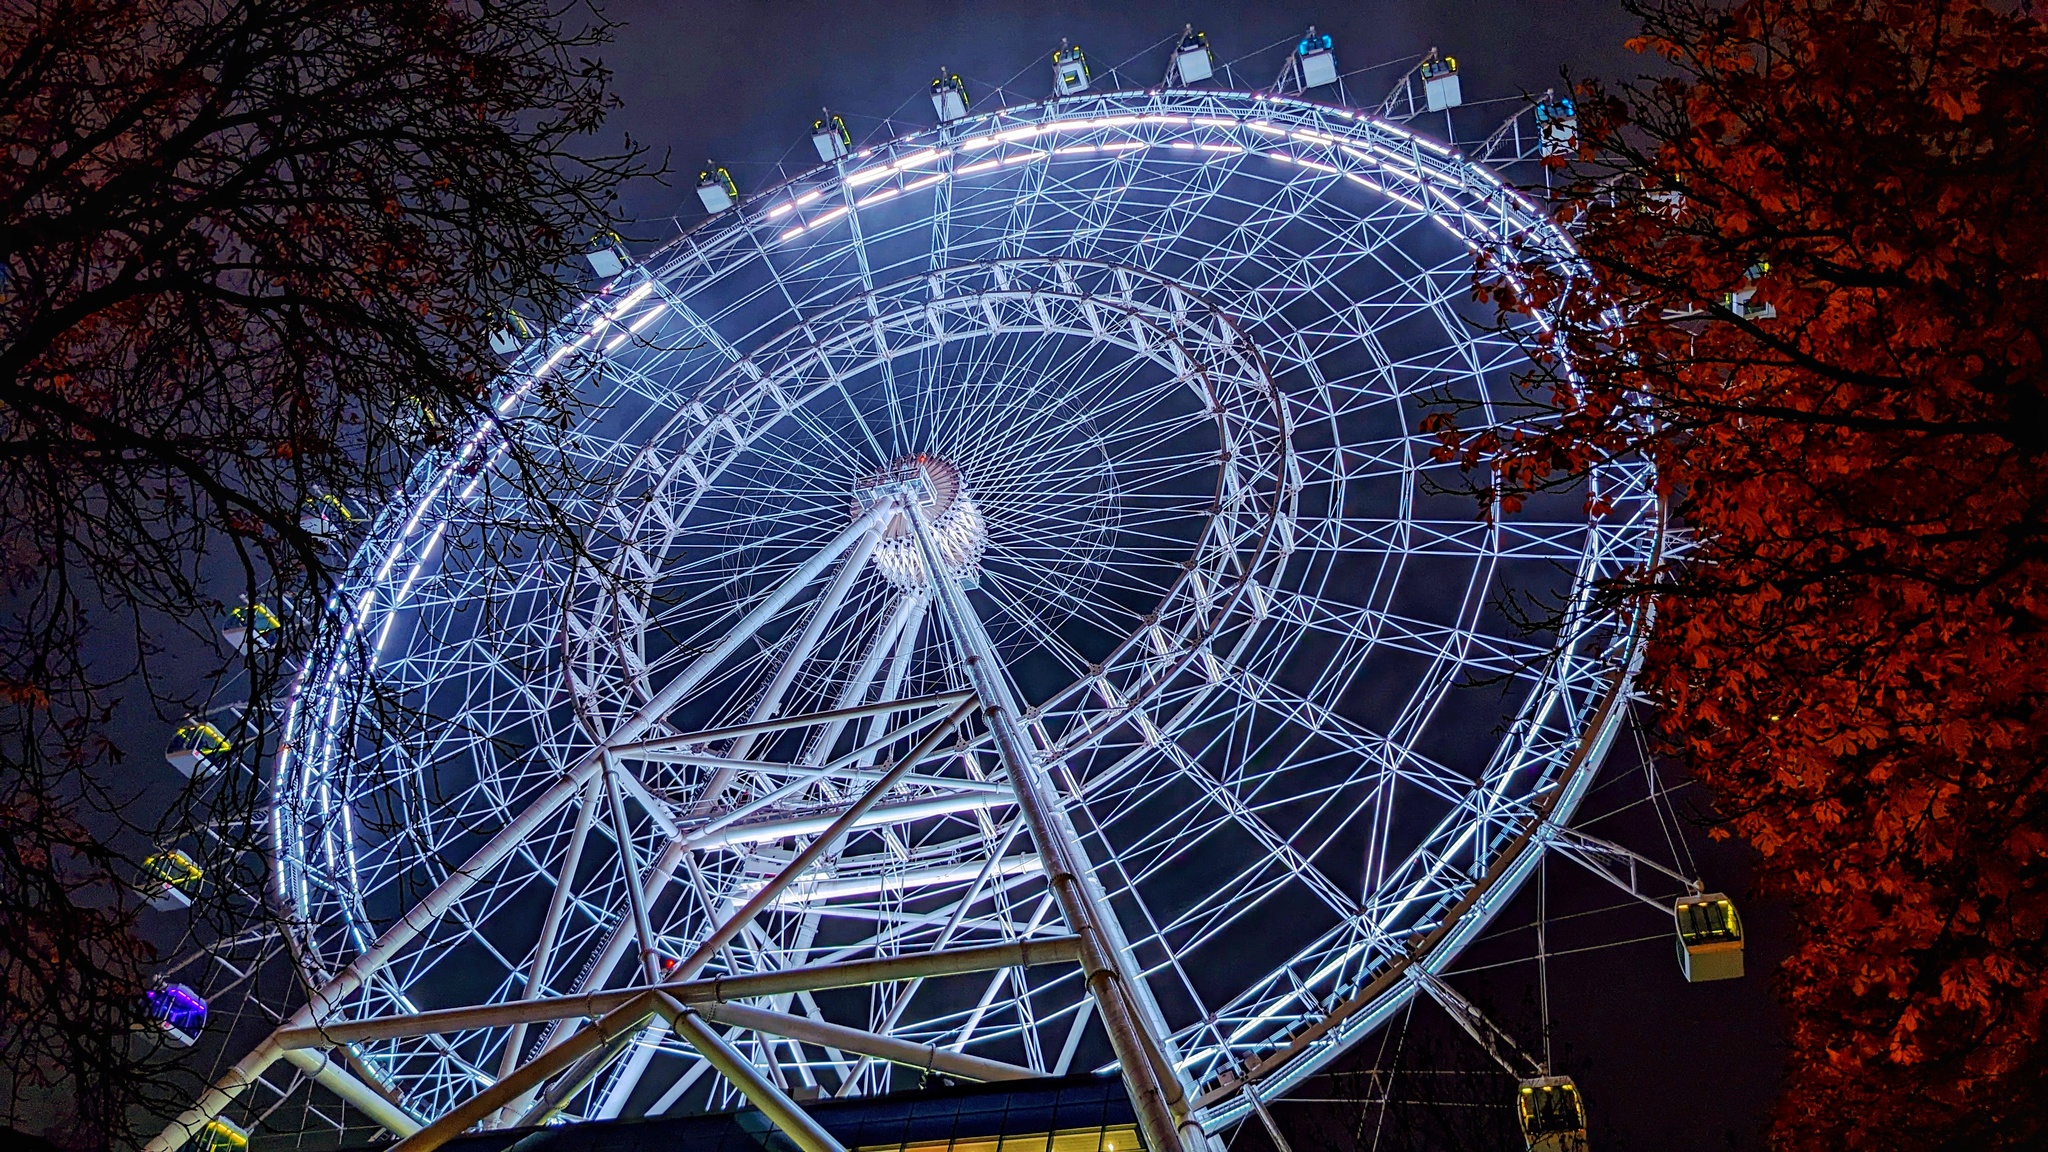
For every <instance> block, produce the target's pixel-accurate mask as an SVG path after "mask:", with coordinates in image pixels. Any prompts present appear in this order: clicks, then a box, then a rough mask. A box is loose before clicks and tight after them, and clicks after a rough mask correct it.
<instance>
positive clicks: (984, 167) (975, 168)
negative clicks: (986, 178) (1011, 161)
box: [957, 160, 1003, 176]
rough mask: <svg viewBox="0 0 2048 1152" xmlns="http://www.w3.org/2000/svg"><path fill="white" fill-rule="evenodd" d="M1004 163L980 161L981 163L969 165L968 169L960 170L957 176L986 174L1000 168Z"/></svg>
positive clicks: (999, 161)
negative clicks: (992, 169)
mask: <svg viewBox="0 0 2048 1152" xmlns="http://www.w3.org/2000/svg"><path fill="white" fill-rule="evenodd" d="M1002 163H1003V162H1002V161H1001V160H983V161H980V162H979V163H975V164H969V165H968V166H967V167H965V168H962V169H960V171H959V172H958V173H957V175H961V176H972V175H974V174H975V173H977V172H986V171H988V170H989V169H991V168H996V167H1000V166H1001V165H1002Z"/></svg>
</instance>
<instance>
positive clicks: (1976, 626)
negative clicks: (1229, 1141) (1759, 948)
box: [1427, 0, 2048, 1148]
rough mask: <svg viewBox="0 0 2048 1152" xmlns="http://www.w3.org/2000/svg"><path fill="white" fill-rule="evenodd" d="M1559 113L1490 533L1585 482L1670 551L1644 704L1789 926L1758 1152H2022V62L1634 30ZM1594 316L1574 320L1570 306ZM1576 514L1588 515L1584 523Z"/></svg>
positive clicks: (2032, 138)
mask: <svg viewBox="0 0 2048 1152" xmlns="http://www.w3.org/2000/svg"><path fill="white" fill-rule="evenodd" d="M1636 10H1637V12H1638V13H1639V14H1640V15H1641V16H1642V18H1643V20H1644V32H1643V35H1642V37H1641V38H1640V39H1639V40H1636V41H1634V42H1633V45H1634V47H1636V48H1637V49H1638V50H1641V51H1645V52H1648V53H1651V54H1654V55H1655V56H1656V57H1658V58H1659V60H1660V61H1661V64H1662V67H1663V69H1664V72H1663V74H1662V75H1661V76H1660V77H1654V78H1646V79H1643V80H1641V81H1638V82H1636V83H1634V84H1630V85H1624V86H1618V87H1607V86H1602V85H1599V84H1585V85H1581V86H1580V87H1579V89H1578V92H1579V97H1580V99H1579V109H1580V113H1581V131H1582V140H1583V152H1582V153H1581V155H1580V157H1579V158H1578V159H1577V160H1576V162H1574V163H1573V164H1571V165H1570V167H1571V168H1572V169H1573V176H1574V178H1575V180H1576V183H1575V185H1574V187H1573V188H1572V190H1571V191H1570V192H1569V193H1568V194H1567V195H1566V196H1565V198H1564V201H1563V205H1562V210H1563V211H1564V212H1565V213H1566V214H1567V215H1568V216H1569V217H1571V219H1572V222H1573V224H1574V226H1575V227H1576V228H1577V229H1578V230H1579V233H1580V240H1581V244H1582V249H1583V254H1584V260H1585V264H1584V266H1583V267H1580V268H1576V269H1559V268H1552V267H1545V266H1542V265H1541V264H1540V263H1538V262H1537V261H1535V260H1534V259H1533V258H1532V259H1529V260H1516V259H1508V260H1503V261H1501V262H1499V263H1498V264H1496V265H1495V266H1493V267H1491V268H1490V269H1488V271H1487V272H1486V273H1485V274H1484V275H1483V276H1482V286H1481V290H1482V292H1484V293H1486V294H1488V295H1491V296H1493V297H1494V298H1495V299H1496V300H1498V301H1500V302H1501V303H1502V305H1503V307H1506V308H1509V309H1512V310H1517V311H1521V312H1525V313H1531V314H1538V315H1541V316H1543V317H1545V318H1546V319H1547V320H1548V321H1549V322H1550V323H1551V325H1552V327H1551V328H1550V330H1549V333H1548V335H1547V336H1546V337H1544V338H1541V339H1539V340H1538V341H1537V342H1535V343H1534V344H1533V345H1532V347H1531V349H1530V351H1531V353H1532V355H1533V356H1534V358H1535V360H1534V362H1535V370H1534V371H1532V372H1531V373H1530V374H1529V375H1528V377H1527V379H1526V380H1525V381H1524V386H1525V391H1524V394H1523V400H1524V401H1525V402H1526V407H1525V409H1524V414H1525V415H1526V416H1527V418H1528V419H1527V423H1526V424H1525V425H1524V426H1523V427H1522V428H1521V429H1520V430H1519V431H1517V432H1514V433H1510V434H1507V435H1501V436H1471V435H1466V434H1464V433H1462V432H1461V431H1460V429H1459V426H1458V417H1459V415H1460V414H1459V413H1458V412H1456V411H1452V410H1444V411H1439V412H1437V413H1435V414H1433V415H1432V416H1431V418H1430V422H1429V424H1428V425H1427V427H1428V428H1429V429H1430V430H1432V431H1434V432H1436V433H1437V434H1438V435H1440V436H1441V437H1442V449H1441V450H1442V453H1443V455H1444V456H1446V457H1458V458H1461V459H1463V460H1464V461H1465V462H1466V463H1467V464H1468V465H1469V466H1471V467H1473V468H1475V469H1483V470H1484V473H1485V475H1486V476H1487V480H1486V488H1487V494H1488V499H1489V500H1491V501H1493V502H1495V504H1496V511H1511V510H1512V509H1513V508H1515V507H1516V506H1517V505H1518V504H1519V502H1520V500H1521V498H1522V497H1523V496H1524V495H1526V494H1529V493H1531V492H1534V491H1538V490H1542V489H1548V488H1562V487H1567V486H1569V485H1571V484H1574V483H1576V482H1578V481H1579V480H1580V479H1581V478H1582V477H1583V475H1584V473H1585V470H1586V467H1587V466H1588V465H1589V464H1590V463H1592V462H1594V461H1597V460H1599V459H1603V458H1607V457H1611V456H1614V455H1618V454H1629V453H1641V454H1646V455H1648V456H1650V457H1652V458H1654V459H1655V460H1656V462H1657V463H1658V465H1659V466H1660V468H1661V469H1662V476H1663V479H1664V482H1665V483H1666V484H1667V485H1669V487H1670V490H1671V492H1672V493H1673V494H1674V496H1675V497H1676V511H1677V513H1678V516H1679V518H1680V520H1681V521H1682V523H1683V525H1684V526H1685V528H1686V529H1687V530H1688V531H1689V532H1690V534H1691V541H1692V543H1691V553H1690V555H1689V556H1688V557H1686V558H1684V559H1682V560H1680V561H1679V562H1677V563H1676V564H1674V565H1673V566H1671V567H1670V568H1669V569H1668V570H1667V571H1664V572H1660V573H1644V574H1641V576H1640V577H1639V578H1637V579H1633V580H1631V581H1625V582H1622V584H1634V585H1635V588H1629V587H1624V586H1621V585H1617V586H1616V587H1614V588H1611V589H1610V590H1609V591H1610V592H1611V593H1613V594H1617V595H1619V594H1626V593H1628V592H1631V591H1635V590H1638V589H1640V587H1641V584H1642V581H1644V580H1649V579H1656V580H1658V581H1660V584H1659V588H1658V591H1659V593H1660V617H1659V621H1658V625H1657V630H1656V637H1655V643H1654V645H1653V649H1652V652H1651V657H1650V665H1649V668H1648V671H1647V675H1646V679H1645V681H1644V683H1645V685H1646V687H1647V689H1648V690H1649V691H1651V692H1652V693H1653V694H1654V695H1655V697H1656V699H1657V700H1658V701H1659V703H1660V704H1661V706H1662V724H1663V731H1664V733H1665V735H1666V737H1667V738H1668V740H1669V742H1670V744H1671V746H1672V747H1673V749H1674V750H1676V751H1678V752H1680V753H1682V754H1683V755H1684V756H1685V757H1686V759H1687V760H1688V761H1689V763H1690V764H1691V766H1692V767H1693V769H1694V771H1695V772H1697V774H1698V775H1699V777H1700V779H1701V780H1702V781H1703V782H1704V783H1705V784H1706V785H1707V787H1708V788H1709V789H1710V790H1711V792H1712V793H1713V795H1714V796H1715V798H1716V802H1717V804H1718V806H1719V808H1720V810H1721V811H1722V812H1723V813H1725V814H1726V816H1727V824H1726V828H1725V831H1729V832H1733V833H1735V834H1738V835H1740V836H1743V837H1745V838H1747V839H1748V841H1749V842H1750V843H1751V844H1752V845H1753V846H1754V847H1755V848H1756V850H1757V851H1758V853H1759V854H1760V856H1761V860H1760V863H1759V872H1758V876H1759V883H1760V884H1761V885H1762V886H1763V887H1764V888H1765V889H1767V890H1769V891H1771V892H1774V893H1776V894H1779V895H1781V896H1784V897H1786V898H1789V899H1791V900H1793V901H1795V902H1796V903H1797V905H1798V906H1799V908H1800V911H1801V915H1800V916H1799V917H1798V925H1799V930H1800V936H1799V939H1798V941H1797V947H1796V949H1795V951H1794V952H1793V954H1792V956H1791V957H1790V959H1789V960H1788V961H1787V963H1786V964H1785V965H1784V967H1783V969H1782V970H1781V971H1780V972H1779V973H1778V975H1777V981H1778V988H1779V991H1780V993H1781V996H1782V999H1783V1001H1784V1003H1785V1004H1786V1006H1787V1008H1788V1009H1789V1015H1790V1026H1791V1036H1790V1042H1791V1064H1790V1082H1789V1085H1788V1088H1787V1090H1786V1093H1785V1095H1784V1097H1783V1100H1782V1102H1781V1106H1780V1109H1779V1112H1778V1115H1777V1117H1776V1121H1775V1124H1776V1139H1777V1140H1778V1141H1779V1142H1780V1144H1781V1145H1782V1146H1784V1147H1788V1148H1806V1147H1812V1148H1839V1147H1853V1148H1893V1147H1898V1148H1906V1147H1911V1148H1934V1147H1969V1148H1989V1147H2039V1146H2041V1144H2042V1143H2043V1141H2044V1140H2048V1084H2044V1075H2048V1047H2044V1039H2043V1023H2044V1019H2043V1017H2044V1011H2048V971H2044V963H2048V948H2044V932H2048V630H2044V625H2048V556H2044V542H2048V537H2044V532H2048V529H2044V524H2048V479H2044V468H2043V465H2044V463H2048V459H2044V453H2048V387H2044V376H2043V368H2042V346H2041V340H2042V333H2043V332H2044V331H2048V275H2044V273H2048V243H2044V241H2048V196H2044V192H2043V189H2044V187H2048V139H2044V136H2043V133H2042V131H2041V128H2040V125H2041V124H2042V123H2043V118H2042V109H2043V107H2044V99H2048V31H2044V29H2043V27H2042V25H2041V24H2040V22H2039V21H2038V20H2037V19H2036V18H2035V17H2034V16H2033V14H2032V13H2031V11H2029V9H2028V6H2027V5H2024V4H2022V5H2019V6H2017V7H2015V6H2013V5H2006V4H1998V5H1994V4H1987V3H1975V2H1970V0H1929V2H1923V3H1894V2H1889V0H1748V2H1741V3H1712V2H1707V0H1645V2H1644V3H1642V4H1640V5H1639V6H1638V7H1637V9H1636ZM1590 284H1597V291H1593V292H1584V291H1580V289H1582V288H1584V287H1586V286H1588V285H1590ZM1591 499H1592V501H1593V503H1594V510H1595V511H1597V510H1598V504H1597V494H1594V495H1593V496H1592V497H1591Z"/></svg>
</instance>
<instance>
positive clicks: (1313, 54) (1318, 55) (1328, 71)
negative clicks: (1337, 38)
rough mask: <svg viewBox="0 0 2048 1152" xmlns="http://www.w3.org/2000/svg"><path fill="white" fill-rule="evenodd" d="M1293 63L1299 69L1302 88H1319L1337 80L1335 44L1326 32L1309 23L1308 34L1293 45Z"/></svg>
mask: <svg viewBox="0 0 2048 1152" xmlns="http://www.w3.org/2000/svg"><path fill="white" fill-rule="evenodd" d="M1294 64H1295V67H1297V68H1299V69H1301V86H1302V87H1303V88H1321V87H1322V86H1323V85H1325V84H1335V83H1336V82H1337V52H1336V44H1335V42H1333V41H1332V40H1331V39H1330V34H1329V33H1328V32H1317V31H1316V30H1315V27H1314V26H1313V25H1311V26H1310V27H1309V30H1308V35H1306V36H1303V37H1302V38H1301V42H1300V43H1299V44H1296V45H1295V46H1294Z"/></svg>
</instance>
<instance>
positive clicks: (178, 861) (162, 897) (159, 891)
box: [135, 848, 206, 912]
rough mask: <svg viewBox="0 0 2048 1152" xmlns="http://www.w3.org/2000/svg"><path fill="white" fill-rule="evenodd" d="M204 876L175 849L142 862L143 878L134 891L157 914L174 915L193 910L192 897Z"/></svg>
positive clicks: (191, 861)
mask: <svg viewBox="0 0 2048 1152" xmlns="http://www.w3.org/2000/svg"><path fill="white" fill-rule="evenodd" d="M204 879H206V873H204V872H202V871H200V868H199V865H198V864H197V863H195V862H194V861H193V859H192V858H191V857H190V856H187V855H185V854H184V853H183V852H180V851H178V850H177V849H176V848H172V849H169V850H167V851H164V852H159V853H157V854H156V855H154V856H151V857H149V858H148V859H147V860H144V861H143V862H142V875H141V876H140V877H139V878H137V880H136V883H135V890H136V891H137V892H139V893H141V895H142V898H143V900H145V901H146V902H148V904H149V906H150V907H151V908H154V909H156V910H157V911H159V912H176V911H178V910H180V909H183V908H190V907H191V906H192V894H193V893H195V892H197V891H198V890H199V883H200V881H202V880H204Z"/></svg>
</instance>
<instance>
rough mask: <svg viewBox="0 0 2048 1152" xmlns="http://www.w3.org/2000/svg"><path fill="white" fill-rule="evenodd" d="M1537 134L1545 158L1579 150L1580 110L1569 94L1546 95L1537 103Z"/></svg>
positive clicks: (1566, 156) (1564, 155) (1573, 153)
mask: <svg viewBox="0 0 2048 1152" xmlns="http://www.w3.org/2000/svg"><path fill="white" fill-rule="evenodd" d="M1536 136H1537V141H1538V145H1539V147H1540V148H1541V150H1542V154H1543V158H1544V159H1545V160H1551V159H1560V158H1569V157H1571V156H1575V155H1577V154H1578V151H1579V110H1578V105H1576V104H1574V103H1572V98H1571V97H1569V96H1560V97H1556V98H1552V97H1550V96H1545V97H1544V98H1543V99H1542V100H1539V101H1537V103H1536Z"/></svg>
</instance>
